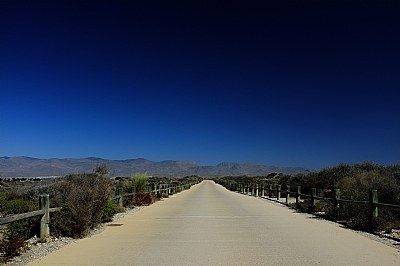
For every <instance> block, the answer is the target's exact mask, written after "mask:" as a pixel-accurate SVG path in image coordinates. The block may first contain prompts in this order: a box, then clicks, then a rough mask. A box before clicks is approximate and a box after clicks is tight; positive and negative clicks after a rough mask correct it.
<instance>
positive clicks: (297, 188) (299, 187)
mask: <svg viewBox="0 0 400 266" xmlns="http://www.w3.org/2000/svg"><path fill="white" fill-rule="evenodd" d="M300 195H301V186H297V187H296V208H300Z"/></svg>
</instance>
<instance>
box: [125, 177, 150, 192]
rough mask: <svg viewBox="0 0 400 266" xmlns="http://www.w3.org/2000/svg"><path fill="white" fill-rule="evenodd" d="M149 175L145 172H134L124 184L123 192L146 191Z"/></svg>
mask: <svg viewBox="0 0 400 266" xmlns="http://www.w3.org/2000/svg"><path fill="white" fill-rule="evenodd" d="M148 181H149V177H148V176H147V175H146V174H135V175H133V176H132V178H131V179H129V181H128V182H126V183H125V184H124V191H125V192H133V191H135V192H146V190H147V186H148Z"/></svg>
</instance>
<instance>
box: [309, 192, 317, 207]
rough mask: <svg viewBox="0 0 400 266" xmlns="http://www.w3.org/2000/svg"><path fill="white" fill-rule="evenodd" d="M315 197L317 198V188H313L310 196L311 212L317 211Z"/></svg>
mask: <svg viewBox="0 0 400 266" xmlns="http://www.w3.org/2000/svg"><path fill="white" fill-rule="evenodd" d="M315 196H317V189H316V188H312V189H311V195H310V208H309V211H310V212H314V211H315Z"/></svg>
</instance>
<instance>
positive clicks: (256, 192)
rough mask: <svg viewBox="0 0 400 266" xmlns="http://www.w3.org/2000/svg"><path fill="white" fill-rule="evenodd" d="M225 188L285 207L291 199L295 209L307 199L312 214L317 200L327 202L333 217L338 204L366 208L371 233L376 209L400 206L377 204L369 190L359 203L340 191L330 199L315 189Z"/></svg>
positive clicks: (399, 208)
mask: <svg viewBox="0 0 400 266" xmlns="http://www.w3.org/2000/svg"><path fill="white" fill-rule="evenodd" d="M223 185H224V186H225V187H226V188H228V189H230V190H233V191H236V192H239V193H242V194H246V195H252V196H258V197H264V198H268V199H271V200H275V201H278V202H280V203H283V204H285V205H289V204H290V203H291V202H290V201H291V198H292V199H293V198H294V199H295V200H294V202H293V203H295V206H296V208H299V207H300V203H301V202H302V201H303V200H304V199H309V211H310V212H313V211H314V210H315V207H316V202H317V201H318V200H322V201H328V202H331V203H332V206H333V215H334V217H338V213H339V209H340V205H341V204H340V203H346V204H354V205H363V206H367V207H368V222H369V231H372V228H373V226H372V223H373V220H374V219H375V218H377V217H378V213H379V212H378V209H379V208H381V209H386V210H391V211H399V212H400V205H394V204H387V203H380V202H378V192H377V190H370V191H369V197H368V200H365V201H360V200H349V199H341V198H340V189H333V190H332V197H321V196H317V193H316V191H317V189H316V188H311V190H310V194H304V193H301V186H296V189H295V191H291V190H290V188H291V186H290V185H287V186H286V189H282V186H281V185H277V184H275V185H271V184H267V185H265V184H245V183H227V184H223ZM282 193H283V194H284V195H285V199H284V200H282V199H283V198H282Z"/></svg>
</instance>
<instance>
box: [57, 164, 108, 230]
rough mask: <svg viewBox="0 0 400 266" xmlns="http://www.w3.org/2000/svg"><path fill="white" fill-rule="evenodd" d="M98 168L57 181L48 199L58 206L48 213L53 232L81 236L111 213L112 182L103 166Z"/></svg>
mask: <svg viewBox="0 0 400 266" xmlns="http://www.w3.org/2000/svg"><path fill="white" fill-rule="evenodd" d="M100 170H102V171H94V172H93V173H84V174H74V175H68V176H66V177H65V178H64V180H63V181H62V182H60V183H59V184H58V185H57V188H56V189H55V190H54V192H55V194H54V195H53V196H51V198H52V201H51V203H52V204H53V205H54V206H57V207H62V210H61V211H59V212H56V213H54V215H52V219H51V223H50V227H51V232H53V234H56V235H63V236H70V237H74V238H81V237H84V236H85V235H86V234H87V233H88V232H89V230H91V229H93V228H95V227H97V226H98V225H99V224H101V222H102V221H103V220H104V219H105V218H107V217H106V216H107V215H111V212H110V203H109V197H110V192H111V190H112V185H113V183H112V181H111V179H110V178H109V177H107V176H105V174H104V169H100ZM105 212H107V215H105Z"/></svg>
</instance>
